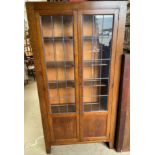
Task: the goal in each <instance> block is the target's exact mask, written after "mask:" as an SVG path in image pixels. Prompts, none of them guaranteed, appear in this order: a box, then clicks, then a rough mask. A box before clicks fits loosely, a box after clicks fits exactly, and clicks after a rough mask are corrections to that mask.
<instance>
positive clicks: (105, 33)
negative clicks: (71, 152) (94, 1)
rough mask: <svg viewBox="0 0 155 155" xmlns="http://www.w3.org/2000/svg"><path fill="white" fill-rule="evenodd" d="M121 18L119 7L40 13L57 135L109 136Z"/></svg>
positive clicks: (68, 136) (50, 97) (47, 75)
mask: <svg viewBox="0 0 155 155" xmlns="http://www.w3.org/2000/svg"><path fill="white" fill-rule="evenodd" d="M117 20H118V19H117V14H116V11H115V10H114V11H112V10H90V11H89V10H86V11H72V12H67V13H63V14H60V13H58V14H57V13H54V14H50V15H49V14H48V15H45V14H43V15H40V30H41V36H42V43H43V50H44V51H43V53H44V62H45V71H46V78H47V85H48V98H49V109H50V114H51V116H52V120H53V121H52V122H53V124H52V127H53V132H54V135H55V139H73V138H77V137H78V135H79V132H80V135H81V136H80V137H87V140H89V137H104V136H107V135H108V132H109V129H108V128H109V126H110V104H111V101H112V90H111V88H112V83H113V82H112V81H113V68H114V58H115V47H114V45H113V44H114V42H115V43H116V32H117V31H116V30H117V26H116V23H117ZM94 114H95V115H94ZM71 117H72V118H71ZM79 124H80V125H79ZM92 124H93V125H94V127H92ZM69 126H70V127H69ZM79 126H82V127H81V128H80V127H79ZM66 128H68V129H66Z"/></svg>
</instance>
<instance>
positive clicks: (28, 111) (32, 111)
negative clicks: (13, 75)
mask: <svg viewBox="0 0 155 155" xmlns="http://www.w3.org/2000/svg"><path fill="white" fill-rule="evenodd" d="M24 95H25V99H24V103H25V108H24V109H25V110H24V115H25V118H24V119H25V120H24V122H25V131H24V132H25V135H24V136H25V142H24V144H25V146H24V150H25V155H46V153H45V146H44V138H43V130H42V124H41V116H40V109H39V100H38V94H37V86H36V83H35V82H33V81H31V82H30V83H29V84H28V85H26V86H25V92H24ZM129 154H130V153H129V152H125V153H117V152H115V151H114V150H110V149H108V147H107V146H106V145H105V144H104V143H90V144H76V145H75V144H74V145H60V146H53V147H52V152H51V155H129Z"/></svg>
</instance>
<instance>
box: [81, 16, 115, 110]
mask: <svg viewBox="0 0 155 155" xmlns="http://www.w3.org/2000/svg"><path fill="white" fill-rule="evenodd" d="M112 30H113V15H84V16H83V66H84V68H83V108H84V111H85V112H90V111H103V110H107V108H108V106H107V105H108V85H109V68H110V57H111V42H112Z"/></svg>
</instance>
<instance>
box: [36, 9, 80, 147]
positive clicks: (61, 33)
mask: <svg viewBox="0 0 155 155" xmlns="http://www.w3.org/2000/svg"><path fill="white" fill-rule="evenodd" d="M37 18H38V31H39V33H40V35H39V36H41V44H42V51H41V52H42V55H43V68H42V69H43V70H44V72H45V81H46V86H47V91H46V93H47V94H46V95H47V96H48V97H47V98H48V109H49V111H48V112H49V117H50V127H51V128H50V132H51V135H52V138H51V141H52V142H51V143H53V144H56V143H63V142H65V143H66V142H73V141H75V142H76V141H78V138H79V123H78V119H79V118H78V117H79V108H78V107H79V105H78V103H79V101H78V96H79V95H78V80H77V78H78V74H77V73H78V67H77V63H78V53H77V23H76V22H77V12H74V11H67V12H63V13H61V11H53V12H52V11H48V12H46V11H39V12H38V17H37Z"/></svg>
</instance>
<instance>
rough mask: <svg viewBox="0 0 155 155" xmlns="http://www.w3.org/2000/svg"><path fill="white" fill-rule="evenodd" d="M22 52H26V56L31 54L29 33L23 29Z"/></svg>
mask: <svg viewBox="0 0 155 155" xmlns="http://www.w3.org/2000/svg"><path fill="white" fill-rule="evenodd" d="M24 53H25V54H26V56H33V53H32V47H31V43H30V34H29V31H28V30H25V31H24Z"/></svg>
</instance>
